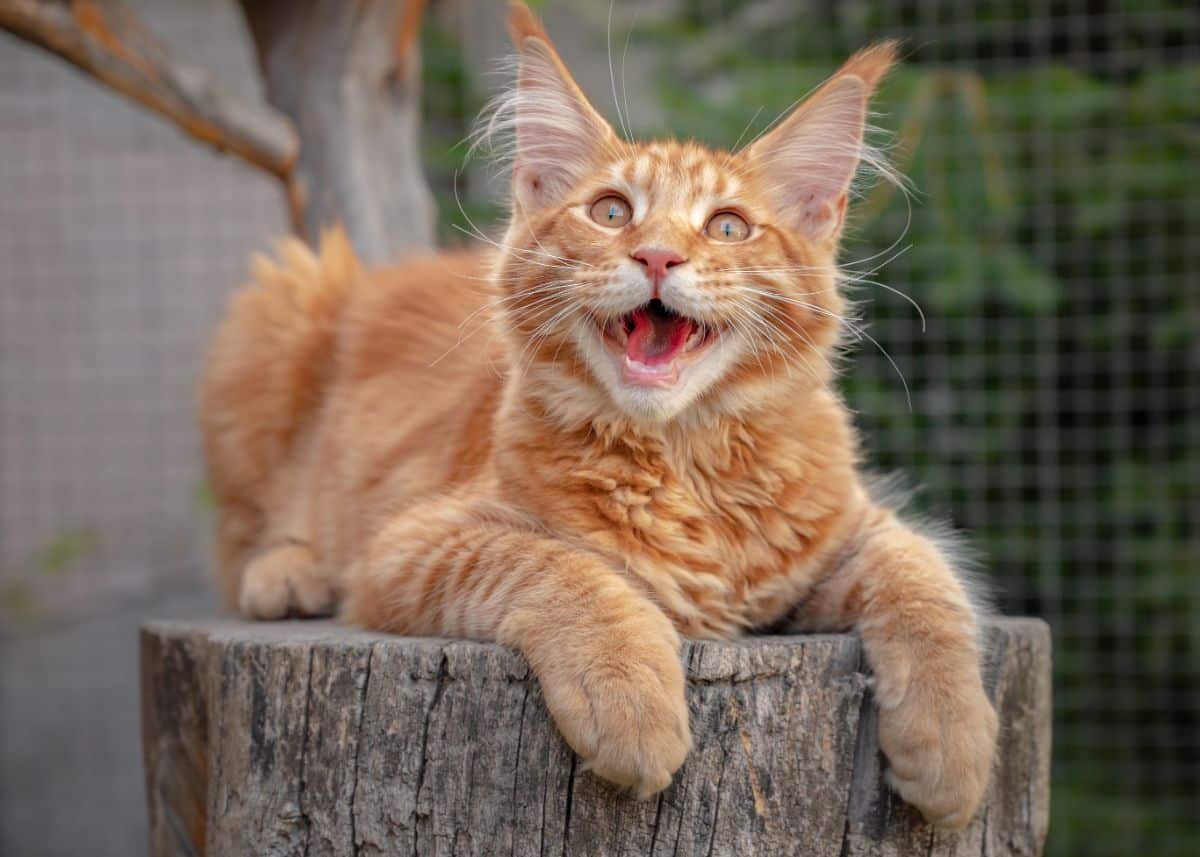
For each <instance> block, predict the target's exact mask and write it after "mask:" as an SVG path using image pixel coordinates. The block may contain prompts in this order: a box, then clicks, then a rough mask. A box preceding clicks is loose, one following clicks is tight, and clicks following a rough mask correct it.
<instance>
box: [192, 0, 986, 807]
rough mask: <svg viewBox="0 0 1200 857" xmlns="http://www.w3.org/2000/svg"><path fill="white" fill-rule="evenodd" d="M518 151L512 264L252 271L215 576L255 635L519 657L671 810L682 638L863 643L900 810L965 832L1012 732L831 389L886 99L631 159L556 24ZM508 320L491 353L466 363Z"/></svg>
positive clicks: (209, 393) (216, 393)
mask: <svg viewBox="0 0 1200 857" xmlns="http://www.w3.org/2000/svg"><path fill="white" fill-rule="evenodd" d="M509 28H510V32H511V34H512V37H513V41H514V42H515V44H516V47H517V50H518V52H519V72H518V75H517V81H516V83H515V85H514V87H513V89H512V91H511V92H510V93H508V95H507V97H506V99H505V103H504V105H503V109H502V110H501V111H500V112H499V113H497V114H496V116H495V117H494V118H493V119H492V121H491V126H490V130H492V131H505V130H507V131H510V132H511V136H512V142H513V147H514V152H513V155H514V159H513V165H512V212H511V221H510V223H509V226H508V230H507V232H506V233H505V236H504V238H503V240H502V241H501V242H500V243H499V244H498V245H497V249H496V251H495V252H494V253H492V254H491V255H490V256H489V257H487V258H484V257H483V256H480V255H475V254H459V255H443V256H433V257H429V258H424V259H416V260H413V261H410V262H406V263H404V264H402V265H400V266H398V267H396V268H392V269H387V270H375V271H368V270H363V269H361V268H360V267H359V265H358V264H357V262H356V261H355V258H354V255H353V253H352V251H351V249H350V247H349V245H348V243H347V241H346V239H345V238H344V236H343V235H342V233H341V232H340V231H334V232H332V233H330V234H329V235H327V236H326V238H325V240H324V241H322V243H321V247H320V251H319V253H316V254H314V253H313V252H311V251H310V250H308V249H307V248H305V247H304V246H303V245H301V244H300V243H299V242H296V241H289V242H285V244H284V245H283V246H282V250H281V258H280V260H279V261H277V262H272V261H266V260H262V259H258V260H256V263H255V270H254V280H255V283H254V284H253V285H252V286H251V287H250V288H248V289H246V290H245V291H243V292H242V293H240V294H239V295H237V296H236V298H235V299H234V301H233V303H232V306H231V309H230V312H229V315H228V317H227V318H226V319H225V321H224V323H223V325H222V327H221V329H220V331H219V333H218V335H217V338H216V341H215V343H214V345H213V348H212V351H211V356H210V361H209V364H208V367H207V372H206V376H205V379H204V385H203V392H202V408H201V421H202V425H203V431H204V442H205V443H204V445H205V453H206V456H207V460H208V466H209V473H210V476H211V480H212V486H213V489H214V492H215V496H216V498H217V507H218V512H219V532H218V563H219V570H218V571H219V578H220V581H221V584H222V588H223V591H224V595H225V597H226V598H227V599H228V601H229V602H230V603H231V604H234V605H237V606H238V607H239V609H240V610H241V611H242V612H243V613H244V614H245V615H247V616H250V617H256V618H262V619H272V618H279V617H282V616H284V615H286V614H288V613H289V612H291V613H300V614H304V615H313V614H320V613H325V612H329V611H330V610H332V609H334V608H335V607H336V608H337V609H338V610H339V612H340V616H341V617H342V618H343V619H344V620H345V621H347V622H351V623H355V624H358V625H362V626H365V627H369V628H375V629H380V630H384V631H391V632H395V633H399V634H432V635H446V636H461V637H471V638H476V639H482V640H497V641H499V642H501V643H505V644H508V645H511V646H515V647H516V648H518V649H520V650H521V651H522V652H523V653H524V654H525V655H526V657H527V658H528V659H529V662H530V664H531V665H532V667H533V670H534V672H535V673H536V674H537V677H538V679H539V681H540V682H541V686H542V689H543V692H544V695H545V699H546V704H547V705H548V706H549V709H550V711H551V713H552V714H553V716H554V719H555V721H556V722H557V724H558V726H559V728H560V730H561V731H562V734H563V736H564V737H565V738H566V740H567V742H568V743H569V744H570V745H571V747H572V748H573V749H574V750H575V751H576V752H577V753H578V754H579V755H580V756H582V757H583V758H584V759H585V760H587V762H588V764H589V765H590V767H591V769H592V770H593V771H594V772H595V773H596V774H598V775H599V776H601V777H604V778H606V779H608V780H611V781H613V782H615V783H618V784H622V785H627V786H631V787H633V788H635V789H636V790H637V791H638V792H639V793H640V794H642V795H648V794H651V793H653V792H656V791H658V790H660V789H662V788H664V787H665V786H666V785H667V784H668V783H669V782H670V780H671V775H672V774H673V773H674V771H675V770H676V769H677V768H678V767H679V765H680V764H681V763H682V762H683V760H684V757H685V756H686V755H687V752H688V748H689V746H690V742H691V738H690V733H689V730H688V715H687V706H686V703H685V700H684V676H683V670H682V666H681V663H680V658H679V644H680V635H681V634H682V635H686V636H690V637H708V638H725V637H731V636H735V635H737V634H741V633H745V632H750V631H754V630H755V629H765V628H770V627H787V628H788V629H790V630H812V631H818V630H819V631H832V630H851V629H852V630H855V631H857V632H858V633H859V634H860V635H861V638H862V642H863V646H864V650H865V653H866V657H867V659H868V661H869V662H870V665H871V667H872V669H873V671H874V673H875V676H876V683H875V687H874V695H875V699H876V700H877V702H878V705H879V708H880V717H879V733H880V734H879V738H880V744H881V746H882V748H883V750H884V752H885V753H886V755H887V758H888V762H889V778H890V782H891V783H892V785H893V786H894V787H895V789H896V790H897V791H898V792H899V793H900V794H901V795H902V796H903V797H904V798H905V799H906V800H908V801H909V802H911V803H913V804H915V805H916V806H917V807H918V808H919V809H920V810H921V811H922V812H923V813H924V814H925V816H926V817H927V818H928V819H929V820H931V821H933V822H935V823H937V824H939V825H943V826H946V827H961V826H963V825H965V824H966V823H967V822H968V821H969V820H970V819H971V817H972V815H973V813H974V812H975V810H976V808H977V806H978V805H979V802H980V800H981V798H982V796H983V793H984V791H985V789H986V787H987V784H988V778H989V773H990V770H991V766H992V756H993V752H994V745H995V739H996V728H997V726H996V716H995V713H994V712H993V710H992V707H991V705H990V704H989V702H988V700H987V698H986V697H985V695H984V691H983V687H982V683H981V679H980V670H979V658H980V651H979V647H978V643H977V617H976V615H975V611H974V609H973V607H972V605H971V603H970V601H969V599H968V597H967V594H966V592H965V591H964V588H963V585H962V584H961V582H960V581H959V579H958V578H957V577H956V574H955V570H954V569H953V568H952V567H951V565H950V562H949V561H948V559H947V557H946V556H945V555H944V554H943V553H942V552H941V551H940V550H939V548H938V546H937V545H936V544H934V543H933V542H931V541H930V540H929V539H927V538H925V537H923V536H921V535H918V534H917V533H916V532H914V531H913V530H911V529H910V528H909V527H907V526H906V525H905V524H904V523H903V522H902V521H901V520H900V519H899V518H898V517H897V515H896V513H895V512H894V510H892V509H890V508H888V507H887V506H885V505H879V504H878V503H877V502H875V501H873V500H872V499H871V497H870V496H869V494H868V492H867V490H866V488H865V487H864V480H863V477H862V475H861V474H860V472H859V470H858V466H857V465H858V446H857V438H856V435H855V431H854V429H853V427H852V425H851V421H850V416H849V414H848V413H847V410H846V408H845V406H844V405H843V404H842V402H841V401H840V399H839V398H838V396H837V394H836V393H835V392H834V391H833V390H832V388H831V382H832V377H833V371H832V369H831V366H830V363H831V360H832V351H833V349H834V347H835V345H836V343H837V341H838V336H839V332H840V326H841V324H842V320H841V316H842V313H843V309H844V302H843V298H842V296H841V295H840V294H839V292H838V287H837V286H838V280H837V276H836V271H835V265H836V260H837V249H838V242H839V236H840V233H841V229H842V224H843V219H844V216H845V213H846V202H847V194H848V188H849V185H850V182H851V179H852V178H853V177H854V175H855V172H856V170H857V169H858V166H859V163H860V160H862V158H863V157H864V151H865V150H864V144H863V124H864V120H865V116H866V111H867V103H868V99H869V97H870V95H871V92H872V90H873V89H874V88H875V86H876V84H877V83H878V81H879V80H880V78H881V77H882V76H883V75H884V73H885V72H886V71H887V69H888V67H889V66H890V65H891V64H892V61H893V57H894V48H893V46H892V45H890V44H882V45H877V46H875V47H872V48H868V49H867V50H864V51H862V52H860V53H859V54H857V55H855V56H854V57H853V58H851V59H850V61H849V62H847V63H846V64H845V65H844V66H843V67H842V68H841V69H840V70H839V71H838V72H837V73H836V74H835V75H834V76H833V77H831V78H830V79H829V80H828V81H827V82H826V83H825V84H824V85H822V86H821V87H820V88H819V89H818V90H817V91H815V92H814V93H813V94H812V95H811V96H810V97H809V98H808V99H807V100H806V101H805V102H804V103H803V104H801V105H800V106H799V107H798V108H796V110H795V111H794V112H792V114H791V115H790V116H788V117H787V118H786V119H785V120H784V121H783V122H781V123H779V124H778V125H777V126H776V127H775V128H774V129H772V130H771V131H770V132H769V133H767V134H766V135H764V136H763V137H761V138H760V139H758V140H757V141H755V142H754V143H753V144H751V145H750V146H748V147H747V148H745V149H743V150H741V151H738V152H716V151H711V150H708V149H705V148H703V147H701V146H699V145H695V144H692V143H679V142H670V141H668V142H654V143H647V144H642V143H630V142H625V141H623V140H620V139H619V138H618V137H617V135H616V134H615V133H614V132H613V130H612V128H611V127H610V126H609V125H608V124H607V123H606V122H605V121H604V119H602V118H601V117H600V115H599V114H598V113H597V112H596V111H595V109H593V108H592V106H591V105H590V104H589V103H588V101H587V100H586V98H585V97H584V95H583V93H582V92H581V91H580V90H579V88H578V86H577V85H576V84H575V82H574V81H573V80H572V79H571V76H570V74H569V73H568V71H567V69H566V67H565V65H564V64H563V62H562V60H561V59H560V58H559V57H558V55H557V53H555V51H554V49H553V47H552V46H551V44H550V41H549V39H548V38H547V36H546V33H545V32H544V30H543V29H542V27H541V25H540V24H539V23H538V21H537V20H536V19H535V18H534V16H533V15H532V13H530V12H529V10H528V9H527V8H525V7H524V6H523V5H520V4H514V5H513V6H512V7H511V11H510V17H509ZM489 313H493V314H494V316H495V321H494V324H493V326H492V328H491V330H492V331H493V332H494V333H495V334H496V335H492V336H490V337H489V336H487V335H473V336H472V335H470V332H471V331H472V330H473V329H474V327H473V326H474V325H475V324H477V323H479V324H482V323H484V322H485V321H486V320H487V318H488V314H489Z"/></svg>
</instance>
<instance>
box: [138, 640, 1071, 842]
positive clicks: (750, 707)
mask: <svg viewBox="0 0 1200 857" xmlns="http://www.w3.org/2000/svg"><path fill="white" fill-rule="evenodd" d="M985 634H986V640H987V651H988V654H987V660H986V666H985V679H986V684H987V687H988V691H989V693H991V694H992V698H993V699H994V700H995V702H996V706H997V710H998V711H999V712H1000V717H1001V723H1002V728H1001V736H1002V737H1001V739H1000V742H1001V743H1000V752H999V754H998V761H997V766H996V774H995V778H994V782H993V785H992V789H991V792H990V794H989V796H988V798H987V801H986V803H985V806H984V808H983V810H981V812H980V814H979V816H978V817H977V818H976V820H975V821H974V822H973V823H972V824H971V826H970V827H969V828H968V829H967V830H965V831H963V832H961V833H956V834H950V833H943V832H939V831H935V830H934V829H933V828H931V827H929V826H928V825H926V824H924V823H923V822H922V821H921V820H920V818H919V816H918V814H917V813H916V812H915V811H914V810H912V809H911V808H910V807H908V806H906V805H905V804H904V803H902V802H901V801H900V800H899V799H898V798H897V797H895V796H894V795H892V794H891V793H890V792H889V791H888V790H887V788H886V787H885V786H884V785H883V781H882V777H881V769H882V766H883V762H882V758H881V756H880V753H879V751H878V748H877V744H876V737H875V714H874V706H873V705H872V703H871V698H870V691H869V681H868V676H867V674H866V672H865V669H864V666H863V663H862V657H861V651H860V649H859V644H858V641H857V639H856V638H855V637H852V636H797V637H759V638H752V639H748V640H743V641H739V642H732V643H711V642H704V643H690V644H688V645H687V646H686V647H685V650H684V652H683V657H684V659H685V661H686V663H687V669H688V677H689V690H688V695H689V696H688V699H689V707H690V711H691V723H692V729H693V731H694V735H695V748H694V749H693V750H692V753H691V754H690V755H689V757H688V759H687V761H686V762H685V764H684V766H683V768H682V769H681V770H680V771H679V773H678V774H677V775H676V777H675V781H674V783H673V784H672V785H671V786H670V787H669V788H668V789H667V790H666V791H664V792H663V793H662V794H660V795H659V796H657V797H656V798H654V799H651V800H648V801H639V800H636V799H635V798H633V797H632V796H629V795H626V794H622V793H620V792H618V791H616V790H615V789H613V788H612V787H610V786H608V785H607V784H605V783H603V782H601V781H599V780H598V779H596V778H595V777H593V776H592V775H591V774H588V773H585V772H584V771H583V770H581V766H580V765H579V764H578V763H577V759H576V757H575V756H574V754H573V753H572V752H571V751H570V749H569V748H568V747H567V746H566V745H565V744H564V742H563V741H562V739H561V738H560V737H559V735H558V733H557V731H556V730H555V727H554V724H553V723H552V721H551V720H550V717H549V715H548V713H547V711H546V709H545V707H544V705H543V703H542V699H541V693H540V691H539V689H538V686H537V682H536V681H535V680H534V679H533V678H532V676H531V675H530V673H529V669H528V666H527V665H526V663H525V661H524V659H523V658H522V657H521V656H520V655H518V654H517V653H515V652H513V651H511V650H509V649H506V648H502V647H500V646H496V645H485V644H480V643H472V642H464V641H447V640H430V639H408V638H399V637H389V636H385V635H380V634H368V633H362V632H357V631H353V630H349V629H346V628H342V627H339V626H337V625H333V624H330V623H325V622H287V623H273V624H247V623H241V622H237V621H233V620H230V621H209V622H191V623H167V622H164V623H152V624H150V625H147V626H146V627H145V628H144V629H143V631H142V642H141V645H142V671H143V672H142V681H143V689H142V727H143V743H144V750H145V765H146V786H147V792H148V800H149V810H150V836H151V853H152V854H153V855H155V857H163V855H188V854H196V855H198V854H204V853H208V854H212V855H221V856H222V857H235V855H266V854H269V855H291V854H295V855H318V854H319V855H379V854H388V855H404V854H411V855H435V854H436V855H440V854H458V855H495V854H511V855H525V857H531V855H542V854H553V855H560V854H561V855H568V854H569V855H585V854H587V855H617V854H621V855H688V856H689V857H691V855H738V857H747V855H770V857H776V856H777V855H794V854H795V855H798V854H803V855H812V856H813V857H819V855H828V857H844V855H896V857H900V855H921V857H928V855H989V857H1000V855H1037V854H1039V853H1040V852H1041V848H1042V843H1043V840H1044V838H1045V834H1046V825H1047V810H1048V804H1049V761H1050V637H1049V632H1048V629H1047V628H1046V626H1045V624H1044V623H1042V622H1040V621H1037V620H1029V619H1004V620H997V621H994V622H991V623H990V624H989V625H988V626H987V628H986V632H985Z"/></svg>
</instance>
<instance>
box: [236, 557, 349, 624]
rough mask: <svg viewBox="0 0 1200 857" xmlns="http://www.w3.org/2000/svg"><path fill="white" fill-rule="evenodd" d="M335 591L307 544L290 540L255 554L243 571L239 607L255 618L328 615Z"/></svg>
mask: <svg viewBox="0 0 1200 857" xmlns="http://www.w3.org/2000/svg"><path fill="white" fill-rule="evenodd" d="M334 600H335V599H334V592H333V588H332V586H331V585H330V583H329V581H328V580H326V579H325V577H324V576H323V575H322V574H321V573H320V570H319V569H318V568H317V565H316V561H315V558H314V557H313V554H312V552H311V551H310V550H309V549H308V548H307V547H305V546H304V545H296V544H287V545H281V546H279V547H276V548H272V549H271V550H269V551H267V552H266V553H263V554H262V555H260V556H258V557H255V558H254V559H253V560H251V561H250V564H249V565H247V566H246V571H245V572H244V573H243V574H242V588H241V593H240V595H239V598H238V609H239V610H240V611H241V613H242V615H243V616H246V617H248V618H251V619H283V618H284V617H286V616H288V615H289V614H298V615H300V616H326V615H329V613H330V612H332V610H333V606H334Z"/></svg>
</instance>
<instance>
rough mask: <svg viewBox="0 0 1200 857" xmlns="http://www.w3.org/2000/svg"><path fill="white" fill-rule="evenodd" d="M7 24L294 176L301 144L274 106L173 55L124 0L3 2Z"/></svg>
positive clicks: (215, 140)
mask: <svg viewBox="0 0 1200 857" xmlns="http://www.w3.org/2000/svg"><path fill="white" fill-rule="evenodd" d="M0 29H3V30H8V31H9V32H11V33H13V34H14V35H16V36H19V37H21V38H23V39H25V40H26V41H28V42H30V43H32V44H35V45H37V46H38V47H40V48H43V49H45V50H47V51H50V52H51V53H53V54H56V55H57V56H59V57H62V58H63V59H64V60H66V61H67V62H69V63H71V64H72V65H74V66H75V67H76V68H78V69H79V70H80V71H83V72H84V73H86V74H88V75H90V76H92V77H94V78H96V79H97V80H99V81H100V82H102V83H104V84H106V85H107V86H109V87H111V88H112V89H114V90H116V91H118V92H120V93H122V94H123V95H125V96H127V97H129V98H131V99H133V100H134V101H136V102H138V103H139V104H142V105H143V106H145V107H147V108H149V109H151V110H153V111H154V112H156V113H159V114H161V115H162V116H164V117H166V118H167V119H169V120H170V121H172V122H174V123H175V124H176V125H178V126H179V127H180V128H181V129H182V130H183V131H185V132H186V133H188V134H190V135H191V136H193V137H195V138H196V139H198V140H202V141H204V142H205V143H209V144H211V145H213V146H215V147H216V148H218V149H220V150H222V151H226V152H229V153H231V154H234V155H236V156H238V157H240V158H242V159H243V160H245V161H247V162H248V163H250V164H252V165H253V166H255V167H258V168H260V169H263V170H266V171H267V172H269V173H271V174H272V175H274V176H276V177H277V178H279V179H281V180H283V181H285V182H286V181H287V180H288V178H289V176H290V174H291V169H292V164H293V162H294V161H295V159H296V154H297V151H298V149H299V143H298V141H297V139H296V134H295V132H294V131H293V130H292V125H291V123H290V122H289V121H288V120H287V118H286V117H284V116H283V115H282V114H280V113H278V112H276V111H275V110H273V109H271V108H270V107H268V106H266V105H257V104H252V103H247V102H243V101H242V100H240V99H238V98H237V97H236V96H234V95H232V94H230V93H228V92H226V91H224V90H222V89H221V88H220V86H219V85H218V84H217V83H216V82H215V81H214V80H213V78H212V76H211V75H210V74H208V72H206V71H205V70H203V69H200V68H197V67H195V66H191V65H187V64H186V63H183V62H180V61H179V60H177V59H175V58H173V57H171V55H170V52H169V51H168V50H167V49H166V48H165V47H164V46H163V45H162V43H160V42H159V41H158V40H157V39H156V38H155V37H154V36H153V34H151V33H150V32H149V31H148V30H147V29H145V28H144V27H143V26H142V25H141V24H140V23H139V22H138V21H137V19H136V18H135V17H134V16H133V15H132V14H130V12H129V11H128V10H127V9H126V8H125V7H124V6H123V5H122V4H121V3H120V2H119V0H0Z"/></svg>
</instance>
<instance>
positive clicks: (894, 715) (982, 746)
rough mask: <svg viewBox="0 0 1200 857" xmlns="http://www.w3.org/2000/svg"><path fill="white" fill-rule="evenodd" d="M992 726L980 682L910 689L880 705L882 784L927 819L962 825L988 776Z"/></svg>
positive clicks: (980, 796)
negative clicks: (955, 688) (894, 702)
mask: <svg viewBox="0 0 1200 857" xmlns="http://www.w3.org/2000/svg"><path fill="white" fill-rule="evenodd" d="M975 684H977V682H975ZM997 730H998V725H997V719H996V712H995V711H994V710H993V708H992V706H991V703H989V702H988V699H987V697H986V696H985V695H984V693H983V690H982V688H979V687H975V688H973V689H972V690H971V691H969V692H960V693H958V694H937V693H929V692H926V693H922V692H920V691H915V692H914V691H910V693H908V694H907V695H906V697H905V699H904V701H903V702H901V703H900V704H899V705H898V706H896V707H894V708H890V709H884V710H881V711H880V720H879V743H880V746H881V747H882V749H883V752H884V754H885V755H886V756H887V760H888V771H887V775H886V776H887V781H888V784H889V785H890V786H891V787H892V788H893V789H895V790H896V792H897V793H898V794H899V795H900V797H902V798H903V799H904V800H905V801H907V802H908V803H910V804H912V805H913V806H915V807H916V808H917V809H918V810H920V812H921V814H922V815H923V816H925V819H926V820H927V821H929V822H930V823H932V824H935V825H937V826H939V827H943V828H946V829H949V830H958V829H961V828H963V827H966V826H967V825H968V824H969V823H970V821H971V819H972V818H973V817H974V816H975V812H976V810H977V809H978V808H979V804H980V802H981V801H982V800H983V796H984V794H985V792H986V791H987V787H988V782H989V780H990V779H991V772H992V763H993V760H994V757H995V752H996V734H997Z"/></svg>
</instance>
